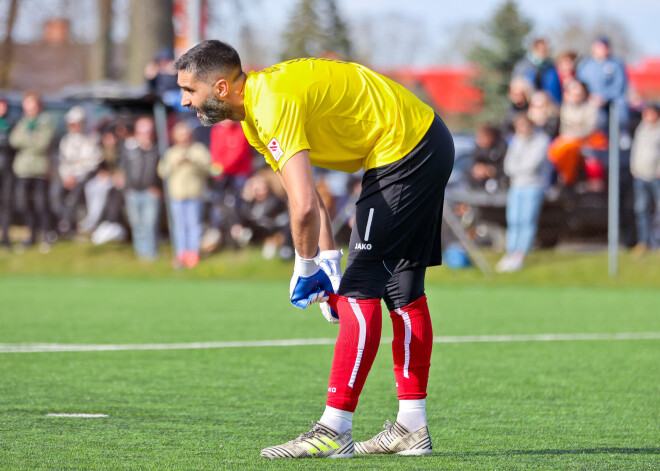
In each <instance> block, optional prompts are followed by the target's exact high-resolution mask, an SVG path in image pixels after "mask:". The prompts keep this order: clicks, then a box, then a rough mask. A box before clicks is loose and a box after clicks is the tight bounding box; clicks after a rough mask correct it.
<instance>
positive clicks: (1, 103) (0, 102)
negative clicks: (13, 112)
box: [0, 97, 9, 118]
mask: <svg viewBox="0 0 660 471" xmlns="http://www.w3.org/2000/svg"><path fill="white" fill-rule="evenodd" d="M8 109H9V106H8V105H7V101H6V100H5V99H4V98H2V97H0V118H2V117H3V116H4V115H6V114H7V110H8Z"/></svg>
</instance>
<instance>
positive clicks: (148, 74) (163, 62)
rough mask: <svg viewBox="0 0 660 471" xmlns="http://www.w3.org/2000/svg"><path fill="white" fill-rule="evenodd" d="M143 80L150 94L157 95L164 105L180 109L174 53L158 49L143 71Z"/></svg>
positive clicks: (165, 47)
mask: <svg viewBox="0 0 660 471" xmlns="http://www.w3.org/2000/svg"><path fill="white" fill-rule="evenodd" d="M144 78H145V79H146V81H147V86H148V87H149V91H150V92H151V93H154V94H156V95H158V96H159V97H160V98H161V99H162V100H163V102H164V103H165V104H166V105H168V106H171V107H173V108H175V109H182V108H181V91H180V89H179V85H178V84H177V82H176V80H177V73H176V70H174V52H173V51H172V49H171V48H169V47H167V46H164V47H161V48H160V49H158V52H156V57H155V58H154V60H153V62H149V63H148V64H147V66H146V67H145V69H144Z"/></svg>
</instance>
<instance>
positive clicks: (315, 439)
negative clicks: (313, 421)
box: [309, 438, 330, 451]
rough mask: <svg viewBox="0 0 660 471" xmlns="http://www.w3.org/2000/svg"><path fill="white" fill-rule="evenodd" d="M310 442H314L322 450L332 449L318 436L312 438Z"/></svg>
mask: <svg viewBox="0 0 660 471" xmlns="http://www.w3.org/2000/svg"><path fill="white" fill-rule="evenodd" d="M309 441H310V443H313V444H314V446H315V447H316V448H318V449H319V450H320V451H330V448H328V447H327V446H325V445H324V443H323V442H322V441H321V440H319V439H318V438H310V440H309Z"/></svg>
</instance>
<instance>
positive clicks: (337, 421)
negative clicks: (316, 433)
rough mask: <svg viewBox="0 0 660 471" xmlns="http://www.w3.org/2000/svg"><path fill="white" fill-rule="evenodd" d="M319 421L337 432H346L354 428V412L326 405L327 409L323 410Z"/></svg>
mask: <svg viewBox="0 0 660 471" xmlns="http://www.w3.org/2000/svg"><path fill="white" fill-rule="evenodd" d="M319 422H321V423H322V424H323V425H327V426H328V427H330V428H331V429H334V430H336V431H337V433H344V432H345V431H347V430H350V429H351V428H353V412H348V411H345V410H341V409H335V408H334V407H330V406H325V411H323V415H322V416H321V418H320V419H319Z"/></svg>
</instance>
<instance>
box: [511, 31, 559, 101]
mask: <svg viewBox="0 0 660 471" xmlns="http://www.w3.org/2000/svg"><path fill="white" fill-rule="evenodd" d="M512 76H513V77H523V78H525V79H527V81H528V82H529V83H531V84H532V86H533V87H534V90H543V91H545V92H547V93H548V95H549V96H550V97H551V98H552V100H553V101H554V102H555V103H556V104H559V103H561V84H560V83H559V76H558V75H557V70H556V69H555V65H554V64H553V63H552V59H550V57H549V54H548V43H547V41H546V40H545V39H543V38H539V39H536V40H535V41H534V42H533V43H532V48H531V50H530V51H529V53H528V54H527V55H526V56H525V57H524V58H522V59H521V60H519V61H518V63H516V65H515V66H514V68H513V75H512Z"/></svg>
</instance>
